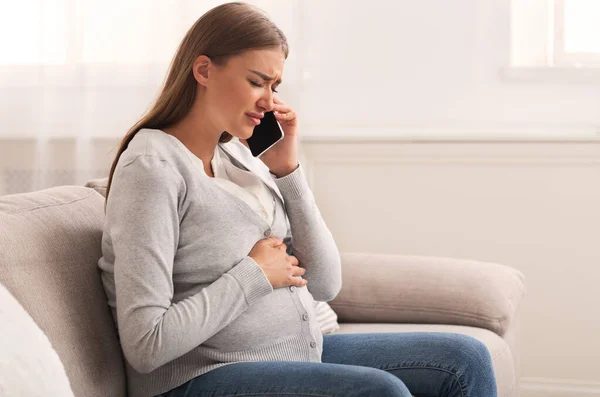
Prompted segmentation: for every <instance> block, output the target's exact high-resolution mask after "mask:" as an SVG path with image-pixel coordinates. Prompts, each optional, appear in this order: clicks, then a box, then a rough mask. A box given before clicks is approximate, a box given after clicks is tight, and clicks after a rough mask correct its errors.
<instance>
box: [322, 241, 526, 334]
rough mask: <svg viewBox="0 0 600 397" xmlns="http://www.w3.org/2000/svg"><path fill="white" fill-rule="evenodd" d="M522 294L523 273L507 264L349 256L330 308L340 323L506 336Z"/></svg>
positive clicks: (423, 258)
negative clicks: (459, 328)
mask: <svg viewBox="0 0 600 397" xmlns="http://www.w3.org/2000/svg"><path fill="white" fill-rule="evenodd" d="M524 294H525V284H524V276H523V274H522V273H521V272H519V271H518V270H515V269H513V268H510V267H508V266H504V265H499V264H494V263H485V262H477V261H471V260H458V259H450V258H433V257H418V256H402V255H384V254H360V253H346V254H342V290H341V291H340V293H339V294H338V296H337V297H336V298H335V299H334V300H333V301H331V302H330V305H331V307H332V308H333V309H334V310H335V312H336V313H337V315H338V318H339V321H340V322H366V323H372V322H379V323H416V324H419V323H421V324H425V323H427V324H452V325H467V326H473V327H479V328H485V329H489V330H490V331H493V332H495V333H497V334H498V335H500V336H504V333H505V332H506V331H507V329H508V328H509V326H510V324H511V321H513V319H514V317H515V316H516V313H517V310H518V308H519V305H520V303H521V300H522V298H523V296H524Z"/></svg>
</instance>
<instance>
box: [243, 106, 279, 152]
mask: <svg viewBox="0 0 600 397" xmlns="http://www.w3.org/2000/svg"><path fill="white" fill-rule="evenodd" d="M282 138H283V130H282V129H281V126H280V125H279V122H278V121H277V119H276V118H275V115H274V114H273V112H266V113H265V117H263V118H262V120H261V122H260V124H259V125H257V126H256V127H254V132H253V133H252V136H251V137H250V138H248V139H247V140H246V142H248V146H249V147H250V151H251V152H252V155H253V156H254V157H259V156H260V155H261V154H263V153H264V152H266V151H267V150H268V149H269V148H270V147H272V146H273V145H275V144H276V143H277V142H278V141H279V140H280V139H282Z"/></svg>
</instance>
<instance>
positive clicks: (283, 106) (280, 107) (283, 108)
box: [273, 104, 292, 113]
mask: <svg viewBox="0 0 600 397" xmlns="http://www.w3.org/2000/svg"><path fill="white" fill-rule="evenodd" d="M273 110H274V111H276V112H280V113H287V112H291V111H292V108H291V107H289V106H288V105H286V104H281V105H278V104H275V106H273Z"/></svg>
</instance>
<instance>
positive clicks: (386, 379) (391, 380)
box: [361, 368, 411, 397]
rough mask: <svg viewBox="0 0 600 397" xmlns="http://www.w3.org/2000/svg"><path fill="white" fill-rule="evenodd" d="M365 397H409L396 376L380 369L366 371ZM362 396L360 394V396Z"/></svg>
mask: <svg viewBox="0 0 600 397" xmlns="http://www.w3.org/2000/svg"><path fill="white" fill-rule="evenodd" d="M365 372H368V373H366V374H365V375H366V380H367V381H366V382H365V384H364V386H365V389H366V390H365V394H364V395H365V396H373V397H375V396H386V397H387V396H389V397H392V396H393V397H411V393H410V391H409V390H408V388H407V387H406V385H405V384H404V383H403V382H402V381H401V380H400V379H399V378H398V377H396V376H394V375H392V374H391V373H389V372H386V371H384V370H380V369H374V368H369V369H368V370H366V371H365ZM362 395H363V394H361V396H362Z"/></svg>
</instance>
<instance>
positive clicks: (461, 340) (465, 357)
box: [451, 334, 494, 376]
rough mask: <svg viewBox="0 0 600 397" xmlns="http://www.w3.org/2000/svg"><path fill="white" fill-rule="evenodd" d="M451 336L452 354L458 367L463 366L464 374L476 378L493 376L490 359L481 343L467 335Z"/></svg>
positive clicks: (487, 351) (488, 353) (485, 347)
mask: <svg viewBox="0 0 600 397" xmlns="http://www.w3.org/2000/svg"><path fill="white" fill-rule="evenodd" d="M451 335H453V336H452V343H451V345H452V350H453V352H452V354H453V355H454V357H455V359H456V361H457V365H458V366H464V367H465V369H466V373H472V374H476V376H486V375H487V376H493V374H494V369H493V366H492V357H491V355H490V352H489V350H488V348H487V346H486V345H485V344H484V343H483V342H481V341H479V340H478V339H475V338H473V337H471V336H467V335H461V334H451Z"/></svg>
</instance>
